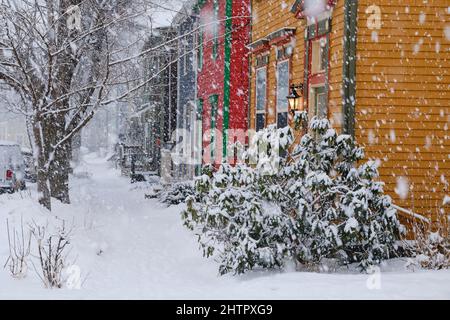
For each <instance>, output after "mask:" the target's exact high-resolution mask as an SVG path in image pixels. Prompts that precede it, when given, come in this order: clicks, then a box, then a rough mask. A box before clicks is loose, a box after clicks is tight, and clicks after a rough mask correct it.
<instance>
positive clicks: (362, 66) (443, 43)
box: [249, 0, 450, 229]
mask: <svg viewBox="0 0 450 320" xmlns="http://www.w3.org/2000/svg"><path fill="white" fill-rule="evenodd" d="M251 5H252V32H251V43H250V45H249V47H250V49H251V51H252V52H251V77H250V84H251V94H250V96H249V100H250V118H249V127H250V128H251V129H253V130H260V129H261V128H264V127H265V126H267V125H269V124H277V125H278V127H284V126H286V125H292V120H293V119H292V113H291V111H292V109H291V108H290V106H289V102H288V99H287V97H288V96H289V97H290V98H293V97H297V100H299V101H300V106H299V108H300V109H303V110H307V112H308V114H309V117H310V118H312V117H313V116H319V117H327V118H329V119H330V121H331V122H332V124H333V126H334V127H335V128H336V129H337V130H338V131H340V132H343V133H347V134H351V135H353V136H354V137H355V138H356V140H357V141H358V142H359V143H360V144H362V145H363V146H364V147H365V151H366V157H368V158H371V159H377V160H379V162H380V168H379V170H380V174H381V177H380V178H381V179H382V180H383V181H384V182H385V184H386V187H385V190H386V192H387V193H388V194H389V195H390V196H391V197H392V198H393V199H394V203H395V204H396V205H397V206H398V207H399V214H400V216H401V219H402V221H403V222H404V223H406V224H407V225H411V224H412V223H414V222H418V223H420V222H423V221H425V220H426V221H428V222H430V223H431V225H432V226H434V227H435V228H436V227H438V226H443V225H446V223H447V222H446V221H447V219H448V217H447V215H448V214H449V208H448V204H446V201H445V200H444V199H446V195H447V194H448V193H449V190H448V188H449V182H448V176H449V172H450V163H449V160H450V158H449V150H450V142H449V139H448V123H449V120H450V119H449V106H450V90H449V83H450V78H449V70H450V59H449V50H450V46H449V36H448V25H447V24H446V21H448V15H449V11H448V2H446V1H443V0H442V1H441V0H432V1H412V2H408V3H405V2H404V1H401V0H389V1H388V0H376V1H372V0H371V1H369V0H359V1H353V0H323V1H308V0H297V1H291V3H289V2H288V1H280V0H253V1H252V4H251ZM292 101H294V99H292ZM293 105H294V104H293ZM297 134H298V135H301V132H297ZM410 229H411V228H410Z"/></svg>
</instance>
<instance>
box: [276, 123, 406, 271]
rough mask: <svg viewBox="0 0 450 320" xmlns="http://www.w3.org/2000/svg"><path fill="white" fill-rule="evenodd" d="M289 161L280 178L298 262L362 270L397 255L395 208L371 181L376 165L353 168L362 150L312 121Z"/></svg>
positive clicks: (343, 137)
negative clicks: (292, 217) (292, 216)
mask: <svg viewBox="0 0 450 320" xmlns="http://www.w3.org/2000/svg"><path fill="white" fill-rule="evenodd" d="M292 158H293V161H292V163H291V164H290V166H289V167H288V168H286V170H285V171H286V172H287V174H285V177H284V178H283V179H287V180H288V182H287V183H286V185H287V186H289V187H288V189H287V192H288V194H289V197H290V198H291V199H292V200H293V203H294V204H296V207H295V208H294V209H296V214H297V221H298V223H299V224H300V227H299V228H300V230H301V232H300V235H299V239H300V243H301V245H300V246H298V247H297V249H298V251H297V252H296V253H295V254H296V256H297V258H298V261H300V262H301V263H320V261H321V259H323V258H335V259H338V261H339V262H340V263H341V264H344V265H345V264H349V263H354V262H357V263H358V264H359V266H360V267H361V268H362V269H367V268H368V267H369V266H371V265H374V264H378V263H380V262H381V260H383V259H386V258H389V257H390V256H391V255H392V253H394V252H395V251H396V247H395V241H396V240H397V239H398V235H399V231H400V224H399V222H398V220H397V217H396V210H395V209H394V208H393V206H392V201H391V198H390V197H389V196H387V195H384V193H383V183H382V182H378V181H375V179H376V178H377V177H378V171H377V166H376V163H375V162H373V161H369V162H366V163H362V164H361V165H358V161H361V160H362V159H363V158H364V152H363V149H362V148H360V147H359V146H357V145H356V143H355V141H354V140H353V138H352V137H351V136H349V135H344V134H341V135H338V134H337V133H336V131H335V130H334V129H332V128H331V126H330V123H329V121H328V120H326V119H316V118H315V119H313V120H312V121H311V126H310V132H309V133H307V134H305V135H304V136H303V137H302V139H301V142H300V144H299V145H298V146H297V148H296V149H295V151H294V153H293V155H292Z"/></svg>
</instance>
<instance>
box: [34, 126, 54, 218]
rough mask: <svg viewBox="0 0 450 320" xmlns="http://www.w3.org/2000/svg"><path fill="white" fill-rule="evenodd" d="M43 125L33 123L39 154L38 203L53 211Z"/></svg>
mask: <svg viewBox="0 0 450 320" xmlns="http://www.w3.org/2000/svg"><path fill="white" fill-rule="evenodd" d="M41 125H42V124H41V123H40V122H39V121H36V120H35V121H34V122H33V131H34V143H35V146H36V149H37V150H35V152H36V154H37V179H36V184H37V191H38V201H39V204H41V205H42V206H44V207H45V208H47V209H48V210H52V204H51V197H50V187H49V181H48V170H47V169H46V164H47V157H46V152H45V150H44V143H45V142H44V141H42V140H41V137H42V135H41V130H40V129H41Z"/></svg>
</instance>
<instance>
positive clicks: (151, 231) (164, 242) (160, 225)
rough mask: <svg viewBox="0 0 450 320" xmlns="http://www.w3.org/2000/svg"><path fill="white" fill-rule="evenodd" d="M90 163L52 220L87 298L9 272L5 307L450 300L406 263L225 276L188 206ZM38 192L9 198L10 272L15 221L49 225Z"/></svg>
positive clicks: (1, 247)
mask: <svg viewBox="0 0 450 320" xmlns="http://www.w3.org/2000/svg"><path fill="white" fill-rule="evenodd" d="M85 161H86V170H87V171H88V172H92V176H91V177H90V178H75V179H72V180H73V181H72V186H71V190H72V202H73V203H72V204H71V205H62V204H59V203H58V204H56V203H55V208H54V211H53V213H52V214H53V215H56V216H58V217H60V218H64V219H65V220H66V221H68V222H69V221H70V222H71V223H72V221H73V224H74V225H75V230H74V236H73V241H72V245H73V249H72V253H71V257H72V258H73V260H74V259H75V258H76V261H75V264H76V265H77V266H79V267H80V269H81V273H82V279H83V285H82V288H81V289H73V290H69V289H67V288H63V289H52V290H50V289H44V288H43V285H42V283H41V282H40V280H39V278H38V277H37V275H36V273H35V271H34V270H33V269H32V267H31V266H30V268H29V270H28V275H27V277H26V278H25V279H22V280H14V279H13V278H11V277H10V275H9V273H8V270H7V268H5V269H3V268H2V269H1V270H0V299H23V298H25V299H219V298H220V299H350V298H352V299H432V298H433V299H450V270H445V271H419V270H416V271H415V272H412V271H409V270H405V268H404V265H405V263H406V261H404V260H400V259H397V260H395V261H390V262H389V263H388V264H387V265H385V266H382V268H381V273H380V274H379V275H375V276H369V275H365V274H359V273H353V272H346V273H343V272H341V273H334V274H331V273H330V274H326V273H322V274H318V273H306V272H295V271H293V270H285V271H278V272H277V271H272V272H267V271H264V272H263V271H261V272H258V271H255V272H250V273H248V274H246V275H244V276H232V275H226V276H219V275H218V271H217V265H216V264H215V262H214V261H212V260H211V259H210V260H207V259H205V258H203V257H202V254H201V252H200V251H199V250H198V246H197V242H196V239H195V236H194V235H193V234H192V233H190V232H189V231H188V230H187V229H186V228H185V227H183V226H182V222H181V219H180V215H179V212H180V211H181V210H182V207H181V206H177V207H170V208H168V209H167V208H164V207H162V205H160V204H159V203H158V202H157V201H156V200H153V199H152V200H148V199H145V198H144V194H145V190H143V189H138V188H134V187H133V185H131V184H130V183H129V181H128V179H126V178H123V177H120V175H119V173H118V171H116V170H114V169H111V168H109V167H108V164H107V163H106V162H105V161H104V160H102V159H98V158H96V157H94V156H92V155H91V156H89V157H86V158H85ZM30 190H31V192H29V191H24V192H22V193H20V194H14V195H1V196H0V230H1V231H0V263H1V265H2V266H3V264H4V262H5V261H6V259H7V257H8V242H7V235H6V218H8V219H10V221H16V222H17V221H20V217H21V216H23V219H24V221H30V220H31V218H33V219H45V215H48V213H46V212H44V211H43V209H41V208H40V207H38V206H37V205H36V204H35V203H36V201H35V197H36V195H35V191H34V186H31V188H30ZM33 259H34V258H33ZM35 263H36V262H35ZM370 277H372V278H370ZM368 279H369V286H368V285H367V282H368ZM374 284H375V285H374ZM369 288H372V289H369Z"/></svg>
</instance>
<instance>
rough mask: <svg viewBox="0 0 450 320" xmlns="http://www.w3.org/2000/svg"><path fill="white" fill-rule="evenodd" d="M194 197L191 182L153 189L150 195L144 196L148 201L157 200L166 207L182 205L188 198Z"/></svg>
mask: <svg viewBox="0 0 450 320" xmlns="http://www.w3.org/2000/svg"><path fill="white" fill-rule="evenodd" d="M193 195H195V189H194V184H193V183H192V181H186V182H177V183H174V184H171V185H168V186H165V187H162V186H161V187H159V188H157V189H156V188H153V191H152V193H151V194H148V195H146V198H148V199H152V198H155V199H158V201H159V202H161V203H164V204H166V205H168V206H171V205H178V204H180V203H184V202H185V201H186V199H187V198H188V197H189V196H193Z"/></svg>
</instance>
